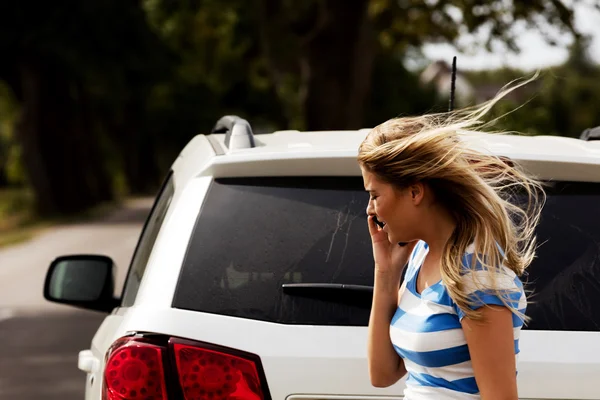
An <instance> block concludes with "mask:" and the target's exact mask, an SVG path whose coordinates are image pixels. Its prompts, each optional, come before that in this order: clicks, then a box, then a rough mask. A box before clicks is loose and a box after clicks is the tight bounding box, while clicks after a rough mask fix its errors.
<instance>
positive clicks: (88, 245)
mask: <svg viewBox="0 0 600 400" xmlns="http://www.w3.org/2000/svg"><path fill="white" fill-rule="evenodd" d="M151 205H152V200H151V199H141V200H135V201H131V202H128V203H127V204H126V205H125V206H124V207H123V208H121V209H119V210H116V211H115V212H113V213H111V214H110V215H109V216H107V217H106V218H103V219H101V220H98V221H93V222H86V223H80V224H72V225H66V226H60V227H55V228H52V229H50V230H48V231H46V232H44V233H42V234H41V235H39V236H37V237H36V238H34V239H33V240H31V241H29V242H27V243H23V244H20V245H17V246H13V247H10V248H6V249H0V400H13V399H19V400H33V399H36V400H37V399H47V400H59V399H60V400H76V399H77V400H82V399H83V398H84V380H85V375H84V373H83V372H81V371H79V370H78V369H77V354H78V353H79V351H80V350H82V349H87V348H89V344H90V341H91V339H92V336H93V334H94V332H95V330H96V329H97V327H98V325H99V324H100V322H101V321H102V318H103V316H104V315H103V314H101V313H96V312H91V311H84V310H77V309H75V308H72V307H69V306H64V305H58V304H52V303H49V302H47V301H46V300H44V298H43V295H42V288H43V282H44V278H45V276H46V270H47V268H48V266H49V265H50V263H51V261H52V260H53V259H54V258H55V257H57V256H60V255H65V254H74V253H95V254H104V255H108V256H110V257H112V259H113V260H114V261H115V264H116V265H117V276H116V287H117V290H119V289H120V288H121V287H122V285H123V282H124V279H125V274H126V272H127V267H128V265H129V260H130V258H131V255H132V253H133V250H134V248H135V245H136V242H137V239H138V236H139V233H140V230H141V228H142V225H143V222H144V220H145V218H146V216H147V214H148V212H149V210H150V206H151Z"/></svg>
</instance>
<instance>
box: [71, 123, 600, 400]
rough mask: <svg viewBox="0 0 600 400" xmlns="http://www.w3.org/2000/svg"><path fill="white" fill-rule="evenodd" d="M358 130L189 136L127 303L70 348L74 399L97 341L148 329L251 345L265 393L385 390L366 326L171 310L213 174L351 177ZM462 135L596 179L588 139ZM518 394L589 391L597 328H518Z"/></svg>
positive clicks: (563, 172)
mask: <svg viewBox="0 0 600 400" xmlns="http://www.w3.org/2000/svg"><path fill="white" fill-rule="evenodd" d="M367 132H368V131H367V130H360V131H347V132H297V131H285V132H276V133H273V134H266V135H257V136H256V143H257V147H255V148H250V149H232V150H231V151H229V152H226V153H225V154H223V155H217V152H218V151H219V149H218V148H217V151H215V150H214V149H213V145H211V143H210V142H209V140H212V141H213V143H217V144H218V145H220V146H221V147H222V149H224V148H225V146H224V135H212V137H211V138H208V137H207V136H201V135H199V136H197V137H195V138H194V139H193V140H191V141H190V143H189V144H188V145H187V146H186V147H185V149H184V150H183V151H182V152H181V154H180V156H179V157H178V158H177V160H176V161H175V163H174V164H173V171H174V179H175V188H176V190H175V196H174V198H173V200H172V203H171V206H170V209H169V212H168V213H167V216H166V218H165V222H164V224H163V225H162V228H161V231H160V233H159V236H158V238H157V240H156V243H155V246H154V248H153V250H152V254H151V256H150V259H149V261H148V265H147V268H146V272H145V275H144V278H143V280H142V283H141V286H140V289H139V292H138V295H137V297H136V300H135V304H134V305H133V306H132V307H128V308H119V309H116V310H115V311H113V313H112V314H111V315H109V316H107V317H106V319H105V320H104V322H103V323H102V325H101V326H100V328H99V329H98V331H97V333H96V335H95V336H94V338H93V340H92V346H91V350H89V351H83V352H82V353H81V355H80V361H79V366H80V368H81V369H82V370H83V371H85V372H86V373H87V374H88V379H87V381H86V382H87V383H86V385H87V387H86V399H87V400H99V399H101V388H102V373H103V369H104V362H105V359H104V358H105V354H106V352H107V349H108V348H109V346H110V345H111V344H112V343H113V342H114V341H115V340H116V339H118V338H120V337H122V336H124V335H126V334H127V333H128V332H153V333H159V334H165V335H172V336H177V337H182V338H188V339H192V340H199V341H203V342H209V343H214V344H218V345H222V346H227V347H232V348H236V349H240V350H244V351H248V352H252V353H255V354H258V355H260V357H261V360H262V363H263V367H264V370H265V374H266V377H267V381H268V384H269V389H270V392H271V397H272V399H273V400H283V399H289V400H308V399H332V400H333V399H340V400H341V399H357V400H358V399H361V400H366V399H397V398H401V397H402V396H401V394H402V391H403V385H404V379H403V380H401V381H400V382H398V383H397V384H396V385H394V386H391V387H388V388H384V389H380V388H374V387H373V386H371V384H370V382H369V378H368V372H367V360H366V336H367V328H366V327H330V326H297V325H284V324H276V323H269V322H262V321H255V320H248V319H241V318H235V317H229V316H219V315H213V314H207V313H201V312H191V311H186V310H179V309H173V308H171V303H172V299H173V294H174V292H175V288H176V285H177V280H178V276H179V270H180V268H181V266H182V262H183V258H184V255H185V252H186V248H187V245H188V241H189V238H190V235H191V232H192V229H193V226H194V223H195V221H196V217H197V215H198V213H199V211H200V207H201V205H202V202H203V199H204V196H205V194H206V191H207V188H208V186H209V184H210V182H211V180H212V179H213V178H214V177H226V176H227V177H230V176H231V177H239V176H266V175H269V176H290V175H295V176H303V175H329V176H331V175H333V176H347V175H350V176H354V175H359V174H360V170H359V168H358V166H357V164H356V154H357V148H358V145H359V143H360V141H361V140H362V139H363V138H364V136H365V135H366V133H367ZM464 138H465V140H467V141H468V142H469V143H471V145H473V146H476V147H478V148H480V149H482V150H486V151H491V152H493V153H496V154H499V155H503V156H507V157H510V158H511V159H513V160H515V161H517V162H519V163H520V164H521V165H523V166H524V167H525V168H527V169H528V170H529V171H530V172H532V173H534V174H535V175H537V176H539V177H540V178H546V179H547V178H551V179H570V180H582V181H594V182H598V181H600V143H595V142H583V141H579V140H576V139H568V138H558V137H516V136H500V135H483V136H480V135H473V134H468V133H466V134H465V135H464ZM518 364H519V367H518V368H519V375H518V384H519V394H520V398H523V399H566V398H568V399H598V398H600V385H598V384H596V382H595V379H596V378H597V377H600V332H545V331H523V332H522V333H521V354H520V356H519V362H518Z"/></svg>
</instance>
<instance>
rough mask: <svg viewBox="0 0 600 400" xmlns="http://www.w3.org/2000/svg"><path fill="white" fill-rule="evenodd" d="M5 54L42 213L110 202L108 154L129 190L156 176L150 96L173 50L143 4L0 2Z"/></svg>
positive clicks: (4, 69) (6, 76) (114, 0)
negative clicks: (147, 121)
mask: <svg viewBox="0 0 600 400" xmlns="http://www.w3.org/2000/svg"><path fill="white" fill-rule="evenodd" d="M0 51H1V52H2V54H3V62H2V63H1V64H0V79H2V80H3V81H5V82H6V83H7V85H8V86H9V87H10V89H11V90H12V92H13V94H14V97H15V99H16V101H17V102H18V105H19V107H20V118H19V119H18V121H17V123H16V126H15V137H16V139H17V140H18V142H19V144H20V146H21V149H22V155H23V163H24V166H25V168H26V171H27V176H28V181H29V182H30V184H31V185H32V188H33V189H34V191H35V194H36V198H37V205H38V211H39V212H40V213H41V214H53V213H63V214H66V213H73V212H78V211H80V210H83V209H86V208H88V207H90V206H92V205H94V204H96V203H98V202H101V201H106V200H111V199H112V198H113V196H114V190H113V184H112V181H111V176H110V174H109V169H108V165H107V163H106V159H105V154H106V153H108V154H111V153H119V155H118V156H117V157H115V159H116V161H117V162H119V163H121V164H123V165H124V169H125V171H126V174H127V175H128V178H130V179H129V184H130V185H132V186H134V187H135V185H138V184H139V183H140V182H139V179H142V178H143V177H144V176H150V177H152V179H156V175H157V174H156V162H155V161H154V160H152V159H151V157H153V156H152V154H153V147H152V141H151V138H147V137H144V136H143V134H142V131H143V130H144V128H145V126H144V124H143V123H142V122H143V121H144V115H143V114H144V101H143V99H144V96H146V95H147V93H148V91H149V87H150V86H149V83H148V82H151V81H152V80H153V79H155V78H156V76H157V75H160V74H161V73H162V71H163V70H164V69H165V68H166V62H165V60H166V57H167V56H166V54H167V53H166V50H165V49H164V48H163V47H161V42H160V40H159V39H158V38H156V37H155V35H153V33H152V32H151V31H150V30H149V29H148V27H147V23H146V17H145V14H144V13H143V11H142V9H141V8H140V7H139V4H138V3H137V2H136V1H120V0H86V1H76V0H66V1H61V2H35V1H28V0H25V1H20V2H2V3H1V5H0ZM107 150H110V151H108V152H107ZM144 156H145V158H144ZM140 169H142V170H145V171H148V174H147V175H145V174H140V173H139V170H140ZM141 186H142V187H145V186H146V185H145V184H142V185H141Z"/></svg>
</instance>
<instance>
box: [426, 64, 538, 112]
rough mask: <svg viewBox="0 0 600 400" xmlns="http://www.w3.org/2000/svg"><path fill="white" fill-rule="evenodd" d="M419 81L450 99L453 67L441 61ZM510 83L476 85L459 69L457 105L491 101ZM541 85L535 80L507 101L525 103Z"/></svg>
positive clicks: (508, 96) (512, 93) (508, 97)
mask: <svg viewBox="0 0 600 400" xmlns="http://www.w3.org/2000/svg"><path fill="white" fill-rule="evenodd" d="M523 77H524V78H525V77H526V76H525V75H524V76H523ZM419 79H420V81H421V83H422V84H424V85H433V86H434V87H435V89H436V91H437V92H438V95H439V96H441V97H445V98H449V96H450V87H451V84H452V67H451V66H450V64H448V63H447V62H445V61H442V60H440V61H435V62H433V63H431V64H430V65H429V66H427V68H425V70H423V72H422V73H421V75H420V77H419ZM508 83H509V82H501V83H497V82H489V83H485V84H478V85H474V84H472V83H471V82H470V81H469V78H468V77H467V76H466V75H465V74H463V73H461V71H460V68H459V69H458V70H457V73H456V87H455V99H456V103H457V105H465V104H467V103H472V102H474V103H476V104H479V103H482V102H484V101H487V100H490V99H492V98H493V97H494V96H495V95H496V94H498V92H499V91H500V90H501V89H502V87H503V86H504V85H506V84H508ZM541 85H542V82H541V80H540V79H538V80H535V81H533V82H530V83H529V84H527V85H526V86H524V87H521V88H519V89H516V90H514V91H512V92H511V93H509V94H507V95H506V97H505V99H507V100H512V101H515V102H517V103H522V102H525V101H527V100H529V99H530V98H531V97H532V96H533V95H534V93H536V92H537V91H538V90H540V89H541Z"/></svg>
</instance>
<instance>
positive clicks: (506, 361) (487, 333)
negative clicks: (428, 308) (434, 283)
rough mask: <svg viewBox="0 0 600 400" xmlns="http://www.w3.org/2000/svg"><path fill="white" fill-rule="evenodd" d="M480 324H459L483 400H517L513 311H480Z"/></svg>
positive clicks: (488, 308) (466, 321) (492, 307)
mask: <svg viewBox="0 0 600 400" xmlns="http://www.w3.org/2000/svg"><path fill="white" fill-rule="evenodd" d="M481 311H482V316H483V319H482V321H474V320H471V319H469V318H468V317H464V318H463V319H462V321H461V324H462V328H463V331H464V333H465V337H466V339H467V346H468V347H469V353H470V354H471V362H472V363H473V371H474V372H475V381H476V382H477V386H478V387H479V391H480V394H481V398H482V400H517V399H518V395H517V372H516V361H515V345H514V333H513V322H512V312H511V311H510V310H509V309H508V308H506V307H502V306H497V305H490V306H486V307H483V308H481Z"/></svg>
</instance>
